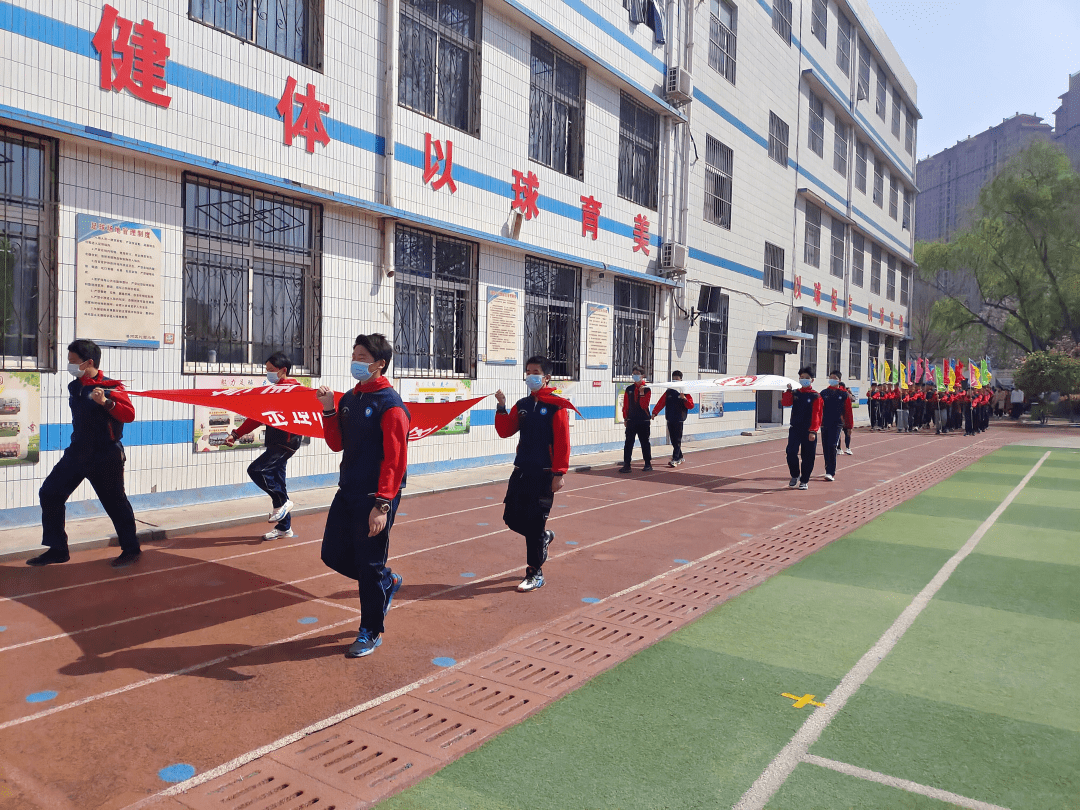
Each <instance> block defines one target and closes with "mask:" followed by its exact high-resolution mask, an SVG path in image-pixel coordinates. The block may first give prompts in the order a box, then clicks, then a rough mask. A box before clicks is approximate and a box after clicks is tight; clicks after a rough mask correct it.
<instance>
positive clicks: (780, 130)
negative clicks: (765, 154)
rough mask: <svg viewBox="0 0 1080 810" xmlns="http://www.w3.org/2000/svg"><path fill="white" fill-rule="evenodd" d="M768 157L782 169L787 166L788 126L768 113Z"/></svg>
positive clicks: (776, 116)
mask: <svg viewBox="0 0 1080 810" xmlns="http://www.w3.org/2000/svg"><path fill="white" fill-rule="evenodd" d="M769 157H771V158H772V159H773V160H775V161H776V162H777V163H779V164H780V165H781V166H783V167H784V168H787V165H788V125H787V124H786V123H784V121H782V120H781V119H780V116H778V115H777V114H776V113H774V112H771V111H770V112H769Z"/></svg>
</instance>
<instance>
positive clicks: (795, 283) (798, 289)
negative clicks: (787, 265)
mask: <svg viewBox="0 0 1080 810" xmlns="http://www.w3.org/2000/svg"><path fill="white" fill-rule="evenodd" d="M791 289H792V292H793V293H794V295H795V297H796V298H802V276H795V278H794V279H792V282H791Z"/></svg>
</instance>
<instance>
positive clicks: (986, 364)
mask: <svg viewBox="0 0 1080 810" xmlns="http://www.w3.org/2000/svg"><path fill="white" fill-rule="evenodd" d="M981 365H982V367H981V368H980V369H979V376H980V377H982V384H983V385H990V380H991V377H992V376H993V375H991V373H990V361H989V360H988V359H987V358H985V357H984V358H983V361H982V364H981Z"/></svg>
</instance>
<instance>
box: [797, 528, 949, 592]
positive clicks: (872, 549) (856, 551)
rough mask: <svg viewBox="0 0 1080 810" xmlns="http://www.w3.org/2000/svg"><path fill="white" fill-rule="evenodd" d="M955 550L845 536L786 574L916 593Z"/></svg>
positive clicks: (882, 589)
mask: <svg viewBox="0 0 1080 810" xmlns="http://www.w3.org/2000/svg"><path fill="white" fill-rule="evenodd" d="M965 539H966V538H965ZM962 543H963V541H961V544H962ZM953 553H954V552H953V551H952V550H951V549H950V550H942V549H936V548H920V547H918V546H910V545H902V544H898V543H875V542H873V541H870V540H860V539H856V538H851V537H844V538H842V539H840V540H834V541H833V542H832V543H830V544H829V545H828V546H826V547H825V548H824V549H822V550H821V551H819V552H818V553H816V554H814V555H812V556H810V557H808V558H807V559H805V560H803V561H802V562H800V563H798V564H797V565H793V566H792V567H791V568H789V569H787V570H786V571H785V572H784V574H785V575H786V576H791V577H803V578H805V579H818V580H822V581H826V582H836V583H842V584H845V585H855V586H857V587H863V588H873V589H875V590H879V591H895V592H897V593H903V594H909V595H912V596H914V595H915V594H917V593H918V592H919V591H921V590H922V589H923V588H924V587H926V583H927V582H929V581H930V580H931V579H933V577H934V574H936V573H937V572H938V571H939V570H940V569H941V566H943V565H944V564H945V563H946V562H947V561H948V559H949V558H950V557H951V556H952V555H953Z"/></svg>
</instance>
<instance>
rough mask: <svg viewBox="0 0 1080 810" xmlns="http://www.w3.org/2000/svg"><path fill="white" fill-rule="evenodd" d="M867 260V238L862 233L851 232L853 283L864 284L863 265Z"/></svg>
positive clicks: (857, 285)
mask: <svg viewBox="0 0 1080 810" xmlns="http://www.w3.org/2000/svg"><path fill="white" fill-rule="evenodd" d="M865 262H866V240H865V239H863V235H862V234H861V233H852V234H851V283H852V284H854V285H855V286H856V287H861V286H862V285H863V267H864V265H865Z"/></svg>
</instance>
